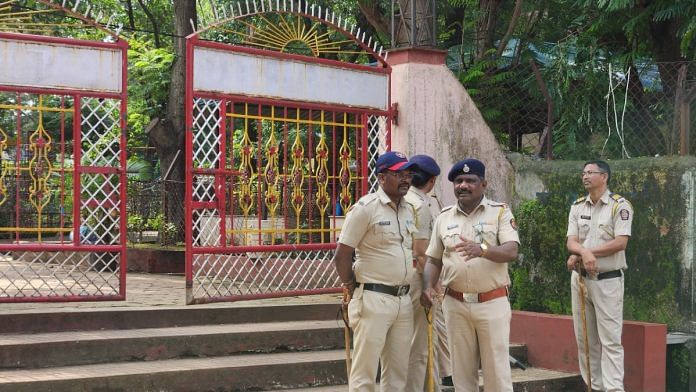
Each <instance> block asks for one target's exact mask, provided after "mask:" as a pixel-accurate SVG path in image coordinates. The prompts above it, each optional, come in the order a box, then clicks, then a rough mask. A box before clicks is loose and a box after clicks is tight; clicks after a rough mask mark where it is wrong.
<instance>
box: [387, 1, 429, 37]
mask: <svg viewBox="0 0 696 392" xmlns="http://www.w3.org/2000/svg"><path fill="white" fill-rule="evenodd" d="M412 3H415V10H416V12H415V15H411V14H412V13H413V12H412V10H411V7H412ZM429 4H430V3H429V2H428V1H427V0H398V1H397V2H396V4H395V7H397V8H396V10H395V12H396V13H397V14H398V15H397V17H396V18H395V20H394V24H395V26H394V37H393V39H394V46H395V47H397V48H398V47H413V46H432V45H433V37H432V34H433V31H432V19H431V18H428V16H431V17H432V15H431V13H432V11H431V10H429V9H428V8H429V7H428V6H429ZM413 29H415V39H412V36H411V31H412V30H413ZM412 41H413V42H412Z"/></svg>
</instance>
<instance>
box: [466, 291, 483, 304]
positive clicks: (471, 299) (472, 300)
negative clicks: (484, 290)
mask: <svg viewBox="0 0 696 392" xmlns="http://www.w3.org/2000/svg"><path fill="white" fill-rule="evenodd" d="M462 300H463V301H464V302H466V303H468V304H477V303H478V301H479V298H478V293H462Z"/></svg>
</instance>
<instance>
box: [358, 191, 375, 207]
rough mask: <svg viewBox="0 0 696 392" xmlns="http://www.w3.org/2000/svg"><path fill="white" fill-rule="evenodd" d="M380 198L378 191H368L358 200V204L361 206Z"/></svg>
mask: <svg viewBox="0 0 696 392" xmlns="http://www.w3.org/2000/svg"><path fill="white" fill-rule="evenodd" d="M377 199H379V195H378V194H377V193H368V194H367V195H365V196H363V197H361V198H360V200H358V204H360V205H361V206H366V205H368V204H370V203H372V202H373V201H375V200H377Z"/></svg>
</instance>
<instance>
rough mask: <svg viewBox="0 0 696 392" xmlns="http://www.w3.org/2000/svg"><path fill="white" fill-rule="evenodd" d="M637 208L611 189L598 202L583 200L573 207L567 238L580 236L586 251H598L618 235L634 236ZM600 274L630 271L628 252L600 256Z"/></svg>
mask: <svg viewBox="0 0 696 392" xmlns="http://www.w3.org/2000/svg"><path fill="white" fill-rule="evenodd" d="M632 222H633V206H631V203H629V202H628V200H626V199H624V198H623V197H622V196H620V195H617V194H613V193H611V192H609V190H607V191H606V192H604V194H603V195H602V197H600V198H599V200H598V201H597V203H595V204H593V203H592V200H591V199H590V196H589V195H587V196H585V197H581V198H579V199H578V200H576V201H575V203H573V206H572V207H570V215H569V216H568V234H567V236H568V237H570V236H576V237H578V242H580V244H582V246H583V247H585V248H595V247H597V246H600V245H602V244H604V243H606V242H609V241H611V240H613V239H614V238H615V237H616V236H619V235H625V236H629V237H630V236H631V224H632ZM597 266H598V267H599V272H600V273H602V272H607V271H614V270H617V269H626V268H627V267H628V266H627V265H626V252H625V251H623V250H622V251H620V252H616V253H614V254H613V255H611V256H606V257H597Z"/></svg>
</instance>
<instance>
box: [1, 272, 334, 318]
mask: <svg viewBox="0 0 696 392" xmlns="http://www.w3.org/2000/svg"><path fill="white" fill-rule="evenodd" d="M340 298H341V296H340V294H321V295H309V296H293V297H283V298H270V299H257V300H249V301H237V302H229V303H216V304H209V305H189V306H219V307H227V306H251V305H255V306H259V305H269V304H288V305H291V304H306V303H326V302H335V303H337V304H338V303H340ZM151 306H162V307H172V306H174V307H176V306H187V305H186V291H185V279H184V277H183V276H181V275H167V274H146V273H132V272H129V273H128V276H127V280H126V300H125V301H95V302H58V303H0V312H24V311H58V310H65V309H90V308H119V307H151Z"/></svg>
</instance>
